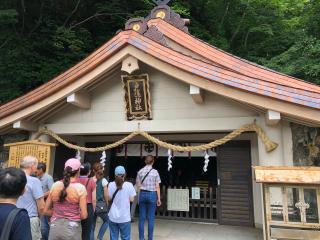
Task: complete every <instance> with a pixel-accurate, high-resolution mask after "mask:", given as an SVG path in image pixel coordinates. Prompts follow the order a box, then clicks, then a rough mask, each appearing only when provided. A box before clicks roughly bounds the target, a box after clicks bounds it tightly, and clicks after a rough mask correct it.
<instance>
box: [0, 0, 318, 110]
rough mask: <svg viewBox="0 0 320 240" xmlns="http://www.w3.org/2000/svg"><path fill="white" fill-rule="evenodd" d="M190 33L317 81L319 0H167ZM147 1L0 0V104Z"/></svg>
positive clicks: (60, 67) (64, 65) (73, 58)
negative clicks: (188, 24)
mask: <svg viewBox="0 0 320 240" xmlns="http://www.w3.org/2000/svg"><path fill="white" fill-rule="evenodd" d="M170 5H171V8H172V9H173V10H174V11H175V12H177V13H179V14H180V15H181V16H182V17H184V18H190V20H191V25H190V26H189V31H190V33H191V34H193V35H194V36H196V37H198V38H200V39H202V40H204V41H206V42H208V43H209V44H212V45H214V46H216V47H219V48H221V49H223V50H226V51H228V52H231V53H233V54H235V55H237V56H240V57H243V58H245V59H248V60H251V61H254V62H257V63H259V64H263V65H265V66H268V67H270V68H273V69H275V70H278V71H281V72H284V73H287V74H290V75H293V76H296V77H299V78H302V79H305V80H307V81H311V82H314V83H317V84H320V42H319V41H320V1H319V0H197V1H194V0H172V1H171V3H170ZM153 7H154V3H153V2H152V0H107V1H106V0H91V1H85V0H69V1H65V0H56V1H51V0H42V1H38V0H28V1H26V0H19V1H18V0H2V1H0V104H2V103H4V102H6V101H9V100H11V99H13V98H15V97H17V96H19V95H22V94H24V93H26V92H28V91H30V90H32V89H34V88H35V87H37V86H39V85H41V84H43V83H44V82H47V81H48V80H50V79H52V78H53V77H55V76H57V75H58V74H59V73H61V72H63V71H65V70H67V69H68V68H69V67H71V66H72V65H74V64H75V63H77V62H78V61H80V60H81V59H83V58H84V57H86V56H87V55H88V54H89V53H91V52H92V51H94V49H96V48H97V47H99V46H100V45H101V44H103V43H104V42H106V41H107V40H108V39H110V38H111V37H112V36H113V35H114V34H115V33H116V32H117V30H119V29H123V27H124V25H125V22H126V21H127V20H128V19H130V18H133V17H145V16H147V15H148V14H149V13H150V10H151V9H152V8H153Z"/></svg>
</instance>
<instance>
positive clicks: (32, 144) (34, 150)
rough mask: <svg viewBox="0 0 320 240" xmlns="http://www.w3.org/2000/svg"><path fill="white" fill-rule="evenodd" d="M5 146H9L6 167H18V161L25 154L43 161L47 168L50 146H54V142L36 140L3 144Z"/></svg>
mask: <svg viewBox="0 0 320 240" xmlns="http://www.w3.org/2000/svg"><path fill="white" fill-rule="evenodd" d="M4 146H5V147H9V148H10V149H9V160H8V164H7V166H8V167H17V168H19V167H20V161H21V159H22V158H23V157H25V156H27V155H31V156H34V157H36V158H37V159H38V161H39V162H43V163H45V164H46V165H47V169H48V168H49V165H50V158H51V147H55V146H56V144H54V143H44V142H40V141H38V140H34V141H25V142H17V143H10V144H5V145H4Z"/></svg>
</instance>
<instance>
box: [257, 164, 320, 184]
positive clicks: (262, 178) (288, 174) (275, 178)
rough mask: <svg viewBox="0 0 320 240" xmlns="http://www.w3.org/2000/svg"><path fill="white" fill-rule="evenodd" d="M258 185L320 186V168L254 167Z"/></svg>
mask: <svg viewBox="0 0 320 240" xmlns="http://www.w3.org/2000/svg"><path fill="white" fill-rule="evenodd" d="M253 168H254V171H255V178H256V182H257V183H286V184H290V183H292V184H320V167H291V166H288V167H284V166H283V167H279V166H257V167H253Z"/></svg>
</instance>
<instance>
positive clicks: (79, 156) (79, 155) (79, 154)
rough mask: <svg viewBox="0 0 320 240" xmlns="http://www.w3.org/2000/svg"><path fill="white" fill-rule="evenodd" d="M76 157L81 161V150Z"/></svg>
mask: <svg viewBox="0 0 320 240" xmlns="http://www.w3.org/2000/svg"><path fill="white" fill-rule="evenodd" d="M76 159H78V160H79V161H81V153H80V151H79V150H78V151H77V154H76Z"/></svg>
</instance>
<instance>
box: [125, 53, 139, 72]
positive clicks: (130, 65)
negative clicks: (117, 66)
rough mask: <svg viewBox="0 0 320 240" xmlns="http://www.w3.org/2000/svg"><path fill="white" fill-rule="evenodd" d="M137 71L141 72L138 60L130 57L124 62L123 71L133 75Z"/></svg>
mask: <svg viewBox="0 0 320 240" xmlns="http://www.w3.org/2000/svg"><path fill="white" fill-rule="evenodd" d="M137 70H139V64H138V59H136V58H135V57H132V56H128V57H127V58H125V59H124V60H123V61H122V67H121V71H124V72H127V73H129V74H131V73H133V72H134V71H137Z"/></svg>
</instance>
